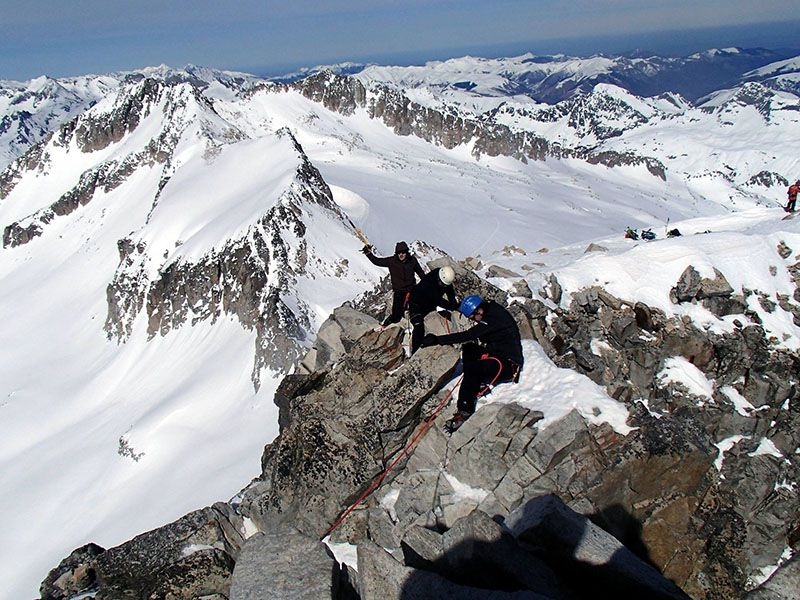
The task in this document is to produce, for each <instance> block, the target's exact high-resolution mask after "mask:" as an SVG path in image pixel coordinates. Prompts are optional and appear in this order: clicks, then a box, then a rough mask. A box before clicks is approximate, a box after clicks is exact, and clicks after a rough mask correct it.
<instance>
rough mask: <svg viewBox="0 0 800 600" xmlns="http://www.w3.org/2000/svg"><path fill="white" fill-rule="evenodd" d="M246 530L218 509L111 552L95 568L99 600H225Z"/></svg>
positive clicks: (223, 506)
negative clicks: (204, 599)
mask: <svg viewBox="0 0 800 600" xmlns="http://www.w3.org/2000/svg"><path fill="white" fill-rule="evenodd" d="M242 529H243V526H242V520H241V518H240V517H239V516H238V515H236V514H235V513H234V512H233V510H232V509H231V508H230V507H229V506H228V505H226V504H222V503H217V504H215V505H214V506H213V507H209V508H204V509H201V510H198V511H195V512H193V513H190V514H188V515H186V516H185V517H182V518H180V519H178V520H177V521H175V522H173V523H170V524H169V525H165V526H164V527H160V528H159V529H154V530H153V531H149V532H147V533H143V534H141V535H138V536H136V537H135V538H133V539H132V540H131V541H129V542H126V543H124V544H122V545H120V546H117V547H115V548H110V549H109V550H106V551H105V552H104V553H102V554H100V555H99V556H97V557H96V558H95V559H94V561H93V562H92V565H91V566H92V568H93V569H94V571H95V573H96V576H97V582H98V595H97V597H98V598H128V597H132V598H151V597H152V598H158V597H164V598H166V597H168V598H173V599H175V600H180V599H185V600H191V599H194V598H197V597H199V596H212V595H214V594H219V595H220V597H223V598H224V597H227V596H228V593H229V591H230V576H231V573H232V572H233V567H234V564H235V561H236V559H237V557H238V556H239V551H240V549H241V546H242V543H243V542H244V539H243V537H242V534H241V531H242Z"/></svg>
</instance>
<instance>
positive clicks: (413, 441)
mask: <svg viewBox="0 0 800 600" xmlns="http://www.w3.org/2000/svg"><path fill="white" fill-rule="evenodd" d="M460 382H461V377H459V378H458V381H457V382H456V385H454V386H453V387H452V388H450V391H449V392H447V394H446V395H445V397H444V400H442V402H441V404H439V406H437V407H436V410H435V411H433V414H432V415H431V416H430V417H428V420H427V421H425V424H424V425H423V426H422V428H421V429H420V430H419V431H418V432H417V433H416V434H415V435H414V437H413V438H411V441H410V442H409V443H408V444H406V447H405V448H403V450H402V452H400V454H398V455H397V457H396V458H395V459H394V460H393V461H392V462H391V463H390V464H389V466H388V467H386V469H384V471H383V473H381V474H380V475H378V477H377V478H375V479H374V480H373V482H372V483H371V484H370V485H369V487H368V488H367V489H366V490H365V491H364V493H363V494H361V496H359V498H358V500H356V501H355V502H353V504H351V505H350V506H349V507H348V508H347V510H346V511H344V512H343V513H342V515H341V516H340V517H339V518H338V519H336V521H335V522H334V523H333V525H331V526H330V527H328V529H327V530H326V531H325V533H323V534H322V537H321V538H320V539H324V538H325V537H326V536H327V535H328V534H330V533H331V532H332V531H333V530H334V529H336V528H337V527H338V526H339V525H341V524H342V522H343V521H344V520H345V519H346V518H347V515H349V514H350V513H351V512H353V511H354V510H355V508H356V506H358V505H359V504H361V502H363V501H364V499H366V497H367V496H369V495H370V494H371V493H372V492H374V491H375V488H377V487H378V486H379V485H380V484H381V482H383V480H384V479H386V476H387V475H388V474H389V471H391V470H392V469H393V468H394V467H395V465H396V464H397V463H399V462H400V459H402V458H403V457H404V456H406V455H407V454H408V453H409V451H410V450H411V449H412V448H413V447H414V446H415V445H416V443H417V442H418V441H419V439H420V438H421V437H422V434H424V433H425V432H426V431H427V430H428V429H429V428H430V426H431V423H433V420H434V419H435V418H436V417H437V415H438V414H439V413H440V412H442V409H443V408H444V407H445V406H447V403H448V402H450V397H451V396H452V395H453V391H454V390H455V389H456V387H457V386H458V384H459V383H460Z"/></svg>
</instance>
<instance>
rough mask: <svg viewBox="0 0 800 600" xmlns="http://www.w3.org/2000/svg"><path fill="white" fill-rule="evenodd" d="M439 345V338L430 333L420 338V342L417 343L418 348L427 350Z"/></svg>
mask: <svg viewBox="0 0 800 600" xmlns="http://www.w3.org/2000/svg"><path fill="white" fill-rule="evenodd" d="M438 345H439V337H438V336H435V335H433V334H432V333H428V334H426V335H425V337H424V338H422V341H421V342H420V343H419V347H420V348H427V347H428V346H438Z"/></svg>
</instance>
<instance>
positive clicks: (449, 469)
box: [41, 258, 800, 600]
mask: <svg viewBox="0 0 800 600" xmlns="http://www.w3.org/2000/svg"><path fill="white" fill-rule="evenodd" d="M441 260H444V261H448V262H449V264H452V265H453V266H454V267H455V268H456V270H457V273H458V279H457V288H458V289H457V293H459V294H460V295H463V293H464V292H465V291H468V290H472V291H475V290H478V291H479V292H480V293H481V294H482V295H483V296H484V297H487V298H493V299H495V300H496V301H498V302H501V303H505V304H507V305H508V306H509V309H510V310H511V312H512V314H514V316H515V318H516V319H517V322H518V324H519V326H520V330H521V332H522V334H523V338H524V339H525V341H524V344H525V345H526V346H525V347H526V348H534V347H535V348H541V350H542V351H543V352H545V353H546V354H547V357H549V359H550V360H552V361H553V362H554V363H555V364H556V365H558V366H559V367H561V368H565V369H567V368H568V369H571V370H574V371H576V372H577V373H580V374H582V375H585V376H586V377H588V378H589V379H591V380H592V381H594V382H595V383H596V384H598V385H600V386H602V387H603V388H604V389H605V390H606V392H607V394H608V395H609V396H610V397H611V398H614V399H616V400H617V401H618V402H620V403H621V404H622V405H624V407H625V408H626V409H627V411H628V415H629V416H628V419H627V427H628V429H627V430H626V431H618V430H617V429H615V428H614V427H612V426H611V425H610V424H609V423H607V422H603V421H601V420H597V419H591V418H587V416H586V415H585V414H582V413H581V412H580V411H577V410H573V411H571V412H568V413H567V414H566V415H565V416H563V417H562V418H560V419H558V420H556V421H554V422H551V423H543V420H542V416H543V415H542V413H541V412H538V411H536V410H531V409H530V408H528V407H525V406H524V404H525V403H524V402H523V401H522V400H523V398H521V397H519V396H518V395H517V394H515V393H514V391H513V390H514V387H515V386H514V384H504V385H502V386H498V387H496V388H495V390H494V391H493V392H492V393H490V394H489V395H488V397H487V398H485V399H483V400H482V401H481V403H480V404H479V409H478V411H477V412H476V413H475V414H474V415H473V416H472V417H470V418H469V419H468V420H467V421H466V423H465V424H464V425H463V426H462V427H461V428H460V429H459V430H458V431H456V432H455V433H454V434H453V435H452V436H447V435H445V434H444V433H443V432H442V425H443V423H444V420H445V419H446V418H447V417H448V416H449V413H450V411H451V410H452V409H451V408H450V405H452V404H454V401H453V399H452V397H451V396H452V394H453V391H454V384H455V383H457V381H458V378H459V372H460V371H459V367H460V365H459V352H458V349H457V348H453V347H448V346H437V347H431V348H424V349H421V350H420V351H418V352H417V353H415V354H414V355H413V356H410V357H409V356H408V355H407V352H406V350H405V348H404V343H405V338H406V332H405V330H404V329H403V327H402V326H391V327H389V328H386V329H381V328H380V327H378V323H379V321H378V319H380V318H382V316H383V311H384V310H385V306H386V302H387V299H388V298H387V294H386V292H385V291H382V290H381V289H379V288H376V289H375V290H374V291H373V292H372V293H369V294H366V295H364V296H362V297H360V298H359V299H358V300H357V301H355V302H351V303H347V304H345V305H343V306H341V307H340V308H338V309H336V310H335V311H334V312H333V314H332V315H331V317H330V318H329V319H328V321H326V323H325V324H324V325H323V327H322V328H321V330H320V332H319V335H318V336H317V341H316V343H315V346H314V348H313V349H312V350H311V351H310V352H309V354H308V355H307V356H306V357H305V358H304V359H303V360H302V361H301V362H300V365H299V366H298V369H296V370H295V372H294V373H293V374H291V375H289V376H287V377H286V378H285V379H284V380H283V382H282V383H281V385H280V386H279V389H278V392H277V394H276V397H275V402H276V403H277V404H278V405H279V407H280V410H281V433H280V435H279V436H278V438H277V439H276V440H275V441H274V442H273V443H271V444H269V445H268V446H266V448H265V449H264V453H263V456H262V460H261V473H260V474H259V475H258V476H257V477H256V478H255V479H253V481H252V482H251V483H250V484H248V485H247V486H246V487H245V488H244V489H242V491H241V492H240V493H239V494H237V495H236V496H235V497H234V498H233V499H231V500H230V501H228V502H220V503H217V504H215V505H214V506H212V507H209V508H205V509H202V510H199V511H196V512H193V513H191V514H188V515H186V516H185V517H183V518H181V519H179V520H178V521H176V522H174V523H171V524H169V525H166V526H164V527H161V528H159V529H156V530H153V531H150V532H148V533H145V534H142V535H140V536H137V537H136V538H134V539H133V540H131V541H129V542H126V543H124V544H122V545H120V546H117V547H115V548H110V549H108V550H105V549H103V548H100V547H98V546H96V545H92V544H90V545H88V546H85V547H82V548H79V549H76V550H75V551H74V552H73V553H72V554H71V555H70V556H69V557H67V558H65V559H64V560H63V561H62V562H61V564H60V565H58V566H57V567H56V568H54V569H53V570H52V571H51V572H50V574H49V575H48V576H47V578H46V579H45V581H44V582H43V584H42V587H41V597H42V600H56V599H59V600H61V599H67V598H79V597H81V598H83V597H94V598H97V599H117V598H120V599H121V598H142V599H145V598H171V599H179V598H180V599H190V598H205V599H217V600H221V599H223V598H225V599H230V600H234V599H235V600H255V599H259V598H291V599H295V598H297V599H300V598H309V599H311V598H315V599H319V598H331V599H356V598H360V599H362V600H372V599H376V600H377V599H381V600H385V599H391V598H398V599H400V598H476V599H477V598H481V599H489V598H491V599H494V598H498V599H500V598H531V599H578V598H593V599H595V598H659V599H660V598H664V599H672V598H675V599H678V598H684V599H685V598H693V599H698V600H700V599H702V600H706V599H708V600H711V599H722V598H742V599H748V600H755V599H765V598H770V599H776V598H777V599H783V598H786V599H789V598H795V597H796V591H797V590H798V589H800V568H799V567H798V561H797V559H796V558H795V559H791V560H786V552H787V549H791V548H794V549H797V546H798V544H800V521H799V520H798V514H800V513H799V512H798V499H797V495H796V493H795V492H794V491H793V490H792V488H791V485H789V484H787V482H791V481H797V480H798V478H799V477H800V472H798V471H799V470H800V468H799V467H798V463H797V460H796V449H797V448H798V447H800V412H798V408H797V406H798V404H797V398H798V388H797V373H798V371H799V370H800V369H799V368H800V356H798V354H797V353H796V352H790V351H787V350H784V349H777V348H776V346H775V345H774V344H772V343H771V340H770V339H769V338H768V336H767V335H765V330H764V328H762V327H761V326H760V325H759V324H758V323H757V322H755V321H756V320H757V319H756V317H757V315H754V314H751V315H750V317H749V318H748V317H747V316H746V315H743V316H742V319H743V320H742V321H741V323H739V326H738V327H737V328H735V329H734V330H733V331H732V332H728V333H718V332H714V331H713V330H710V329H704V328H701V327H698V326H696V325H695V324H694V323H693V322H692V321H690V320H688V319H682V318H676V317H674V316H669V315H667V314H665V313H664V312H663V311H661V310H659V309H657V308H653V307H650V306H647V305H646V304H643V303H633V304H631V303H629V302H627V301H624V300H622V299H620V298H617V297H615V296H613V295H612V294H611V293H609V292H608V291H607V290H605V289H604V288H602V287H599V286H598V287H594V288H588V289H584V290H582V291H581V292H580V293H574V294H572V297H571V298H570V299H569V301H568V302H562V303H561V304H556V303H554V302H552V299H553V298H552V297H550V298H546V297H541V298H535V297H533V294H530V290H527V293H520V294H519V295H517V294H516V292H523V291H524V290H520V289H517V290H516V292H515V295H514V296H513V297H511V296H510V295H509V294H508V293H507V292H505V291H502V290H500V289H499V288H495V287H493V286H492V285H491V284H490V283H488V282H487V280H485V279H481V278H479V277H477V275H475V274H474V272H473V271H472V270H471V267H470V266H469V265H467V264H465V263H455V262H452V261H450V260H449V259H447V258H445V259H441ZM431 266H437V265H436V264H432V265H431ZM795 285H797V281H795ZM548 290H549V291H548V293H549V294H550V295H551V296H553V295H558V294H560V293H561V287H560V285H559V283H558V281H557V279H556V278H555V276H554V277H553V278H551V281H550V286H549V288H548ZM744 293H756V292H747V291H746V290H745V291H744ZM797 294H800V292H797V293H796V295H795V297H796V296H797ZM672 299H673V302H675V303H676V304H680V303H689V304H700V305H703V306H706V307H707V308H709V310H713V311H716V312H717V313H719V314H738V311H739V309H738V308H737V307H739V308H741V307H742V306H744V304H743V302H742V299H741V298H739V297H738V296H737V293H735V292H734V291H733V289H732V288H731V286H730V285H727V282H726V280H725V276H724V274H723V273H719V272H717V273H716V275H715V277H714V278H703V277H700V276H699V274H698V273H697V271H696V270H695V269H693V268H692V269H687V271H686V272H685V273H684V274H683V276H682V277H681V278H680V279H679V280H678V281H676V282H675V287H674V289H673V290H672ZM561 306H566V308H562V307H561ZM795 318H799V317H798V316H797V315H795ZM745 319H746V322H745ZM401 325H402V323H401ZM464 326H465V322H464V320H462V319H461V317H460V316H459V317H456V316H452V315H451V316H450V318H449V319H447V318H446V316H442V315H440V314H437V313H433V314H431V315H429V316H428V322H427V328H428V330H429V331H431V332H433V333H443V332H445V331H447V330H451V331H452V330H453V329H457V328H460V327H464ZM674 357H682V358H683V359H685V360H686V361H689V362H690V363H691V364H692V365H694V366H695V367H696V368H697V369H698V370H700V371H701V372H702V373H703V374H705V376H706V377H707V378H708V380H710V381H712V382H713V387H714V389H713V390H712V392H711V394H710V395H709V396H703V397H701V396H699V395H698V394H697V393H695V392H694V391H693V390H690V389H688V388H687V386H685V385H683V384H681V383H678V382H675V381H671V380H669V379H668V378H664V377H661V376H659V373H660V372H661V370H662V368H663V366H664V363H665V361H667V360H668V359H672V358H674ZM524 376H525V377H528V378H536V373H535V372H530V371H526V372H525V374H524ZM733 390H735V391H736V392H738V393H739V394H741V395H742V396H746V397H747V398H748V399H750V402H751V403H752V405H753V406H752V407H751V408H748V409H746V408H743V407H742V406H741V405H740V406H734V403H735V398H736V396H735V393H734V391H733ZM492 396H497V400H493V399H492ZM590 416H591V415H590ZM732 439H736V440H738V443H737V444H735V445H733V444H727V443H726V441H727V440H732ZM765 445H769V447H770V448H771V449H773V450H774V451H772V452H763V451H759V448H763V447H764V446H765ZM723 459H724V460H723ZM323 538H324V542H323V541H320V540H321V539H323ZM343 557H344V558H343Z"/></svg>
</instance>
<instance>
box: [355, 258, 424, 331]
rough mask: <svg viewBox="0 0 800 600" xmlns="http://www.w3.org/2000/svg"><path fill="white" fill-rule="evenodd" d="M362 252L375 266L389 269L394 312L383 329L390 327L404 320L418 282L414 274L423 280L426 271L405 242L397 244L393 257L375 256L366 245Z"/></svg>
mask: <svg viewBox="0 0 800 600" xmlns="http://www.w3.org/2000/svg"><path fill="white" fill-rule="evenodd" d="M361 251H362V252H363V253H364V254H365V255H366V256H367V258H368V259H369V261H370V262H371V263H372V264H373V265H377V266H379V267H387V268H388V269H389V278H390V280H391V283H392V312H391V314H389V316H388V317H386V318H385V319H384V320H383V323H381V325H382V326H383V327H388V326H389V325H391V324H392V323H397V322H399V321H400V319H402V318H403V313H404V312H405V310H406V305H407V304H408V298H409V294H410V293H411V289H412V288H413V287H414V283H415V282H416V279H414V274H415V273H416V274H417V275H418V276H419V278H420V279H422V277H423V276H424V275H425V271H423V270H422V267H421V266H420V264H419V261H418V260H417V257H416V256H414V255H413V254H411V253H409V249H408V244H406V243H405V242H397V244H396V245H395V247H394V255H392V256H385V257H381V256H375V255H374V254H373V253H372V246H370V245H365V246H364V248H362V250H361Z"/></svg>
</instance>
